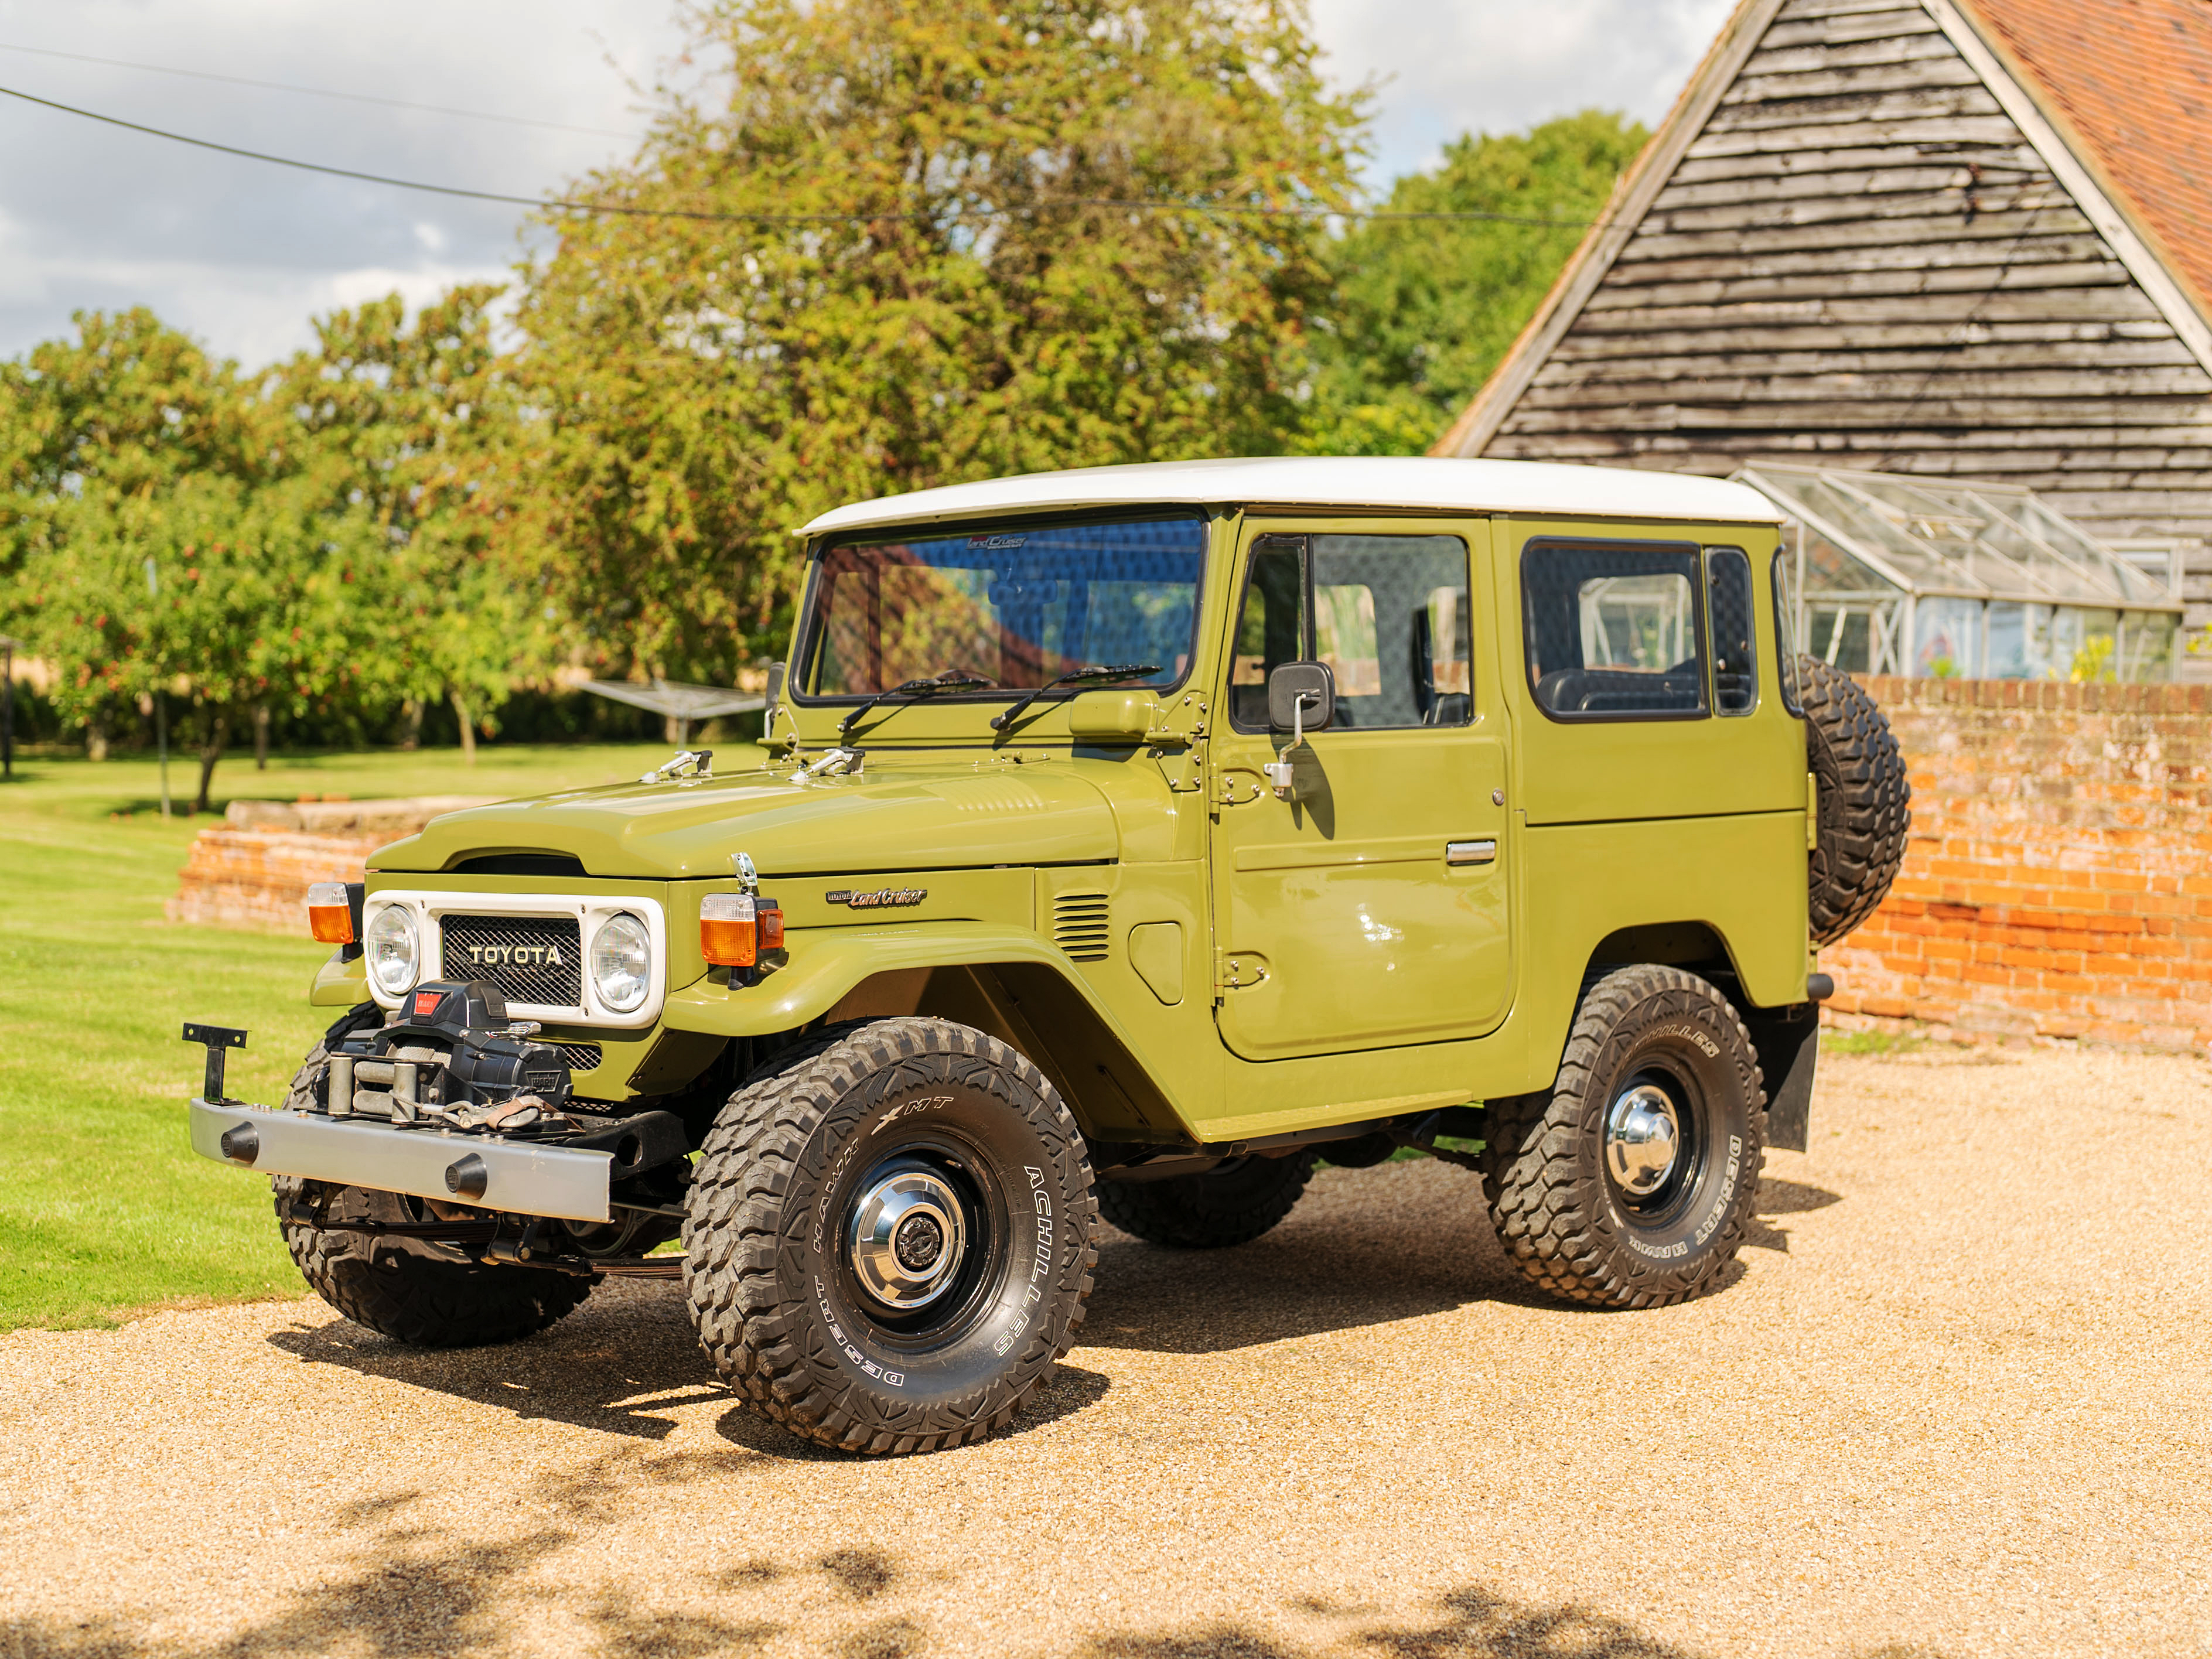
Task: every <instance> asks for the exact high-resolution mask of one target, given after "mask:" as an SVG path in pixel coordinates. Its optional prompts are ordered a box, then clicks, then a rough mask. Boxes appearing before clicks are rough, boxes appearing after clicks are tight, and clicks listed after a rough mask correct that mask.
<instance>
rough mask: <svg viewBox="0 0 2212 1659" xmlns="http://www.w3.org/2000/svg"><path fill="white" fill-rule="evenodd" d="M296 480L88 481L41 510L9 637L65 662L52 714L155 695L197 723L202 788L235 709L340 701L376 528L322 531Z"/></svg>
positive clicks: (325, 522) (306, 708) (337, 525)
mask: <svg viewBox="0 0 2212 1659" xmlns="http://www.w3.org/2000/svg"><path fill="white" fill-rule="evenodd" d="M47 525H48V526H49V528H50V530H51V531H52V532H53V534H52V541H51V543H50V544H49V545H47V546H46V547H45V548H44V549H42V550H41V552H40V556H39V557H38V558H36V559H35V560H33V562H31V563H30V565H29V567H28V568H27V572H26V574H25V580H24V581H23V583H22V586H21V593H20V597H19V600H18V611H19V615H20V616H21V623H19V626H21V627H22V628H23V629H24V631H25V632H26V633H27V635H28V636H29V638H30V641H31V642H32V644H33V647H34V648H35V649H37V650H38V651H39V652H40V654H41V655H44V656H46V657H49V658H51V659H53V660H55V661H56V662H58V663H59V664H60V665H62V666H63V669H64V673H63V676H62V678H60V679H59V680H58V682H57V683H56V684H55V685H54V687H53V697H54V702H55V704H56V707H57V708H58V709H59V710H60V711H61V712H62V713H63V714H64V716H66V717H69V718H72V719H82V718H85V717H87V716H88V714H90V713H91V712H92V711H93V710H94V709H96V708H99V707H100V705H102V704H103V703H105V702H112V701H113V700H115V699H118V698H121V697H135V696H144V695H148V694H151V693H155V692H161V693H165V694H169V695H174V696H179V697H180V698H181V699H182V701H183V703H184V710H183V712H184V713H185V716H186V718H187V720H188V721H190V722H191V723H193V724H196V725H197V743H198V748H199V757H200V775H199V787H198V790H197V795H196V797H195V800H194V804H193V809H192V810H193V811H202V812H204V811H207V810H208V809H209V805H210V800H209V791H210V785H211V783H212V781H213V779H214V775H215V769H216V763H217V762H218V761H220V760H221V759H222V754H223V750H224V747H225V745H226V744H227V743H228V738H229V734H230V732H231V729H232V725H233V722H234V720H236V718H237V717H238V715H239V714H240V712H241V711H242V709H243V708H246V707H248V706H250V705H252V704H253V703H255V702H263V701H266V700H270V699H277V700H281V701H282V702H283V703H285V704H286V705H288V706H289V708H290V709H291V711H292V712H294V713H295V714H307V713H309V712H311V711H312V710H314V709H316V708H319V707H325V706H327V704H328V703H329V702H330V701H331V698H332V697H333V696H342V695H343V694H345V693H346V692H348V691H349V690H351V689H352V688H351V686H350V684H349V683H350V682H351V681H352V680H353V679H354V678H355V677H356V668H355V663H356V657H355V656H354V655H353V653H351V652H350V651H349V649H348V642H349V634H350V632H351V626H350V624H351V619H352V607H351V606H350V605H349V599H352V598H353V594H352V592H351V591H350V590H352V589H354V588H355V587H356V585H358V584H361V583H363V582H364V581H366V582H368V583H371V584H373V583H374V582H375V581H376V580H377V578H378V576H379V574H380V559H379V556H378V550H377V549H376V547H375V545H374V538H375V529H374V525H373V523H372V522H371V520H369V518H368V515H367V514H365V513H360V512H355V513H351V514H349V515H348V516H347V517H346V518H344V519H343V520H332V519H331V517H330V516H329V515H327V514H326V513H323V512H321V511H320V510H319V503H318V502H316V501H314V499H313V495H312V492H311V491H309V490H308V489H304V488H303V487H302V486H301V483H300V482H299V481H298V480H296V479H295V480H291V481H288V482H284V483H275V484H264V485H262V486H260V487H258V488H257V487H254V486H252V485H249V484H247V483H241V482H240V480H238V479H236V478H233V477H225V476H223V475H222V474H220V473H203V474H197V475H194V476H192V477H186V478H183V479H180V480H179V481H178V482H177V483H174V484H173V486H171V487H170V488H169V489H166V490H162V491H160V492H158V493H157V492H155V491H153V490H151V489H137V490H134V491H131V492H128V493H126V492H124V491H121V490H118V489H114V488H112V486H109V485H106V484H102V483H94V484H92V485H90V486H88V487H87V488H85V489H82V491H81V492H79V493H76V494H75V495H72V496H71V497H70V498H69V499H68V500H67V501H64V502H63V503H61V504H59V505H58V507H57V508H56V510H55V511H54V512H53V513H52V514H50V515H49V517H48V519H47Z"/></svg>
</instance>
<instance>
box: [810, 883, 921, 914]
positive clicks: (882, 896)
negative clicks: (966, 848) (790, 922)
mask: <svg viewBox="0 0 2212 1659" xmlns="http://www.w3.org/2000/svg"><path fill="white" fill-rule="evenodd" d="M928 896H929V889H927V887H885V888H884V889H882V890H879V891H877V892H873V893H856V892H854V890H852V889H851V888H849V887H833V888H831V889H830V890H829V891H828V892H826V893H824V894H823V896H822V897H823V902H825V903H829V904H842V905H845V906H848V908H852V909H854V910H889V909H893V908H896V907H897V906H900V905H904V904H919V903H921V902H922V900H924V899H926V898H927V897H928Z"/></svg>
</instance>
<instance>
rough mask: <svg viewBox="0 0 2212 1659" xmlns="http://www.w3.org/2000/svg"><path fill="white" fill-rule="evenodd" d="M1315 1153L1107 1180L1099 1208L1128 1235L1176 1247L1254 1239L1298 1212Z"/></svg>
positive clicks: (1219, 1246) (1205, 1246) (1202, 1247)
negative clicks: (1175, 1173) (1164, 1176)
mask: <svg viewBox="0 0 2212 1659" xmlns="http://www.w3.org/2000/svg"><path fill="white" fill-rule="evenodd" d="M1313 1171H1314V1155H1313V1154H1312V1153H1311V1152H1293V1153H1291V1155H1290V1156H1289V1157H1288V1158H1231V1159H1230V1160H1229V1161H1228V1162H1226V1163H1225V1164H1220V1165H1218V1167H1216V1168H1214V1169H1211V1170H1206V1172H1205V1173H1204V1174H1203V1175H1188V1176H1170V1177H1168V1178H1167V1179H1165V1180H1164V1181H1102V1182H1099V1183H1098V1207H1099V1210H1100V1212H1102V1213H1103V1215H1104V1216H1105V1218H1107V1219H1108V1220H1109V1221H1110V1222H1112V1223H1113V1224H1114V1225H1115V1226H1117V1227H1119V1228H1120V1229H1121V1231H1123V1232H1125V1233H1133V1234H1135V1235H1136V1237H1139V1238H1141V1239H1143V1240H1144V1241H1145V1242H1146V1243H1147V1244H1164V1245H1166V1246H1167V1247H1168V1248H1170V1249H1178V1250H1214V1249H1222V1248H1223V1247H1224V1246H1226V1245H1230V1244H1249V1243H1251V1242H1252V1241H1253V1240H1254V1239H1255V1238H1257V1237H1260V1236H1261V1234H1262V1233H1264V1232H1267V1231H1268V1230H1269V1229H1271V1228H1273V1226H1274V1225H1276V1224H1277V1223H1278V1222H1279V1221H1280V1220H1282V1218H1284V1217H1285V1216H1286V1215H1288V1214H1290V1212H1291V1208H1292V1206H1295V1205H1296V1204H1297V1201H1298V1198H1299V1196H1300V1194H1303V1193H1304V1191H1305V1189H1306V1182H1309V1181H1310V1180H1312V1179H1313Z"/></svg>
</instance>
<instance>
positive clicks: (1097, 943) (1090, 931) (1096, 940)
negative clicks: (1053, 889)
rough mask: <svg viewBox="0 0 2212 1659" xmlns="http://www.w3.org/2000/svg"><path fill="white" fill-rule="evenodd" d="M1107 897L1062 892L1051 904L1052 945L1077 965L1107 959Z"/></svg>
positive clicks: (1097, 894) (1096, 894) (1100, 894)
mask: <svg viewBox="0 0 2212 1659" xmlns="http://www.w3.org/2000/svg"><path fill="white" fill-rule="evenodd" d="M1106 941H1107V926H1106V895H1105V894H1103V893H1062V894H1061V895H1060V896H1059V897H1058V898H1056V899H1054V901H1053V902H1052V942H1053V943H1054V945H1058V946H1059V947H1060V949H1061V950H1063V951H1066V952H1067V954H1068V955H1069V956H1071V957H1073V958H1074V959H1075V960H1076V961H1078V962H1103V961H1105V960H1106Z"/></svg>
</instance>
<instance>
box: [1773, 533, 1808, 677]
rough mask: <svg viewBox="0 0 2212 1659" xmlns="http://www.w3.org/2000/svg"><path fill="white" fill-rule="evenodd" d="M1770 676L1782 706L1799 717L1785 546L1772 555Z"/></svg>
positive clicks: (1792, 579)
mask: <svg viewBox="0 0 2212 1659" xmlns="http://www.w3.org/2000/svg"><path fill="white" fill-rule="evenodd" d="M1774 678H1776V679H1778V680H1779V681H1780V682H1781V684H1782V706H1783V707H1784V708H1787V709H1788V710H1789V711H1790V713H1791V714H1795V715H1796V716H1797V717H1798V718H1799V719H1800V720H1802V719H1803V718H1804V717H1805V702H1804V699H1803V698H1802V696H1800V695H1799V694H1798V690H1797V568H1796V563H1795V562H1793V561H1792V560H1791V559H1790V550H1788V549H1787V548H1784V549H1783V550H1781V551H1780V552H1778V553H1777V554H1776V555H1775V556H1774Z"/></svg>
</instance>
